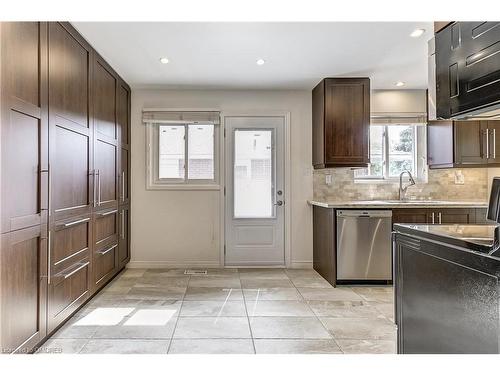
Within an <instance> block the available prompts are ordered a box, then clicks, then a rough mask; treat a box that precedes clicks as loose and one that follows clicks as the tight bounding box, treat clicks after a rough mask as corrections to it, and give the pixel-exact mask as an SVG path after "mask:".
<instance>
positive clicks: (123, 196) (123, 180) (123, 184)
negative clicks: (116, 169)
mask: <svg viewBox="0 0 500 375" xmlns="http://www.w3.org/2000/svg"><path fill="white" fill-rule="evenodd" d="M122 202H125V172H124V171H122Z"/></svg>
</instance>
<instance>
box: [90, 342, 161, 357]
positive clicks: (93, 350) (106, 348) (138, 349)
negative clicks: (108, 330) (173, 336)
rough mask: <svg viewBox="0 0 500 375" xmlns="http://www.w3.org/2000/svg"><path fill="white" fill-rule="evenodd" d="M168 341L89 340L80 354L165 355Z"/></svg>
mask: <svg viewBox="0 0 500 375" xmlns="http://www.w3.org/2000/svg"><path fill="white" fill-rule="evenodd" d="M169 343H170V340H90V341H89V342H88V343H87V344H86V345H85V346H84V347H83V349H82V351H81V352H80V353H82V354H166V353H167V350H168V345H169Z"/></svg>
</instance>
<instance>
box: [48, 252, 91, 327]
mask: <svg viewBox="0 0 500 375" xmlns="http://www.w3.org/2000/svg"><path fill="white" fill-rule="evenodd" d="M89 281H90V262H89V259H88V258H83V259H81V260H79V261H78V262H76V263H74V264H73V265H71V266H70V267H68V268H66V269H64V270H63V271H61V272H59V273H58V274H56V275H54V276H53V277H52V278H51V288H50V294H49V329H50V330H51V329H54V328H55V327H57V326H58V325H59V324H60V323H61V322H63V321H64V320H65V319H66V318H67V317H69V316H70V315H71V314H72V313H73V312H74V311H75V310H76V309H77V308H78V307H79V306H80V305H81V304H82V303H84V302H85V301H86V300H87V298H88V297H89V295H90V290H89V286H90V283H89Z"/></svg>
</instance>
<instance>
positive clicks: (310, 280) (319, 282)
mask: <svg viewBox="0 0 500 375" xmlns="http://www.w3.org/2000/svg"><path fill="white" fill-rule="evenodd" d="M292 282H293V285H294V286H295V287H296V288H333V287H332V286H331V285H330V283H329V282H328V281H326V280H325V279H323V278H321V277H296V278H293V279H292Z"/></svg>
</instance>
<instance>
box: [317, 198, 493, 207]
mask: <svg viewBox="0 0 500 375" xmlns="http://www.w3.org/2000/svg"><path fill="white" fill-rule="evenodd" d="M308 202H309V204H310V205H313V206H318V207H324V208H433V207H443V208H444V207H449V208H487V207H488V202H484V201H444V200H406V201H399V200H364V201H341V202H336V201H320V200H309V201H308Z"/></svg>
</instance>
